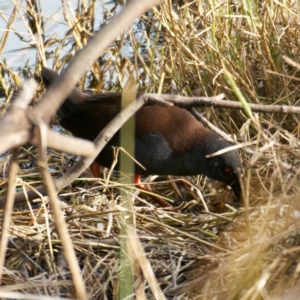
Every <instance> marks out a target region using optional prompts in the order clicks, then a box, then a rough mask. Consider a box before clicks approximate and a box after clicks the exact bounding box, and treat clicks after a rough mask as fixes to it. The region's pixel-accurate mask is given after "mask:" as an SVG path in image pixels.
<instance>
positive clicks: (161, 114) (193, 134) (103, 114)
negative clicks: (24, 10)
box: [41, 67, 242, 206]
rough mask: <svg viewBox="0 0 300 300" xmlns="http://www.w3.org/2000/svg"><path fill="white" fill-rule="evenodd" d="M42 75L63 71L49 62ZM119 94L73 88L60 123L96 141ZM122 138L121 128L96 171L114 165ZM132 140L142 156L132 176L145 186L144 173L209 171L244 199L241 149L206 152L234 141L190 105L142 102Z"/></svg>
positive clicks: (49, 77)
mask: <svg viewBox="0 0 300 300" xmlns="http://www.w3.org/2000/svg"><path fill="white" fill-rule="evenodd" d="M41 75H42V78H43V81H44V83H45V85H46V87H47V86H49V85H50V84H51V83H52V82H53V81H54V80H55V79H56V78H57V77H58V76H59V75H58V74H57V73H56V72H55V71H53V70H51V69H48V68H46V67H44V68H43V69H42V71H41ZM121 99H122V94H121V93H116V92H111V93H99V94H93V95H92V94H86V93H84V92H82V91H81V90H79V89H78V88H75V89H74V90H73V92H72V93H71V94H70V95H69V97H68V98H67V99H65V101H64V103H63V104H62V105H61V107H60V108H59V110H58V112H57V115H58V119H59V123H60V125H61V126H62V127H63V128H65V129H66V130H68V131H70V132H71V133H72V134H73V135H74V136H76V137H80V138H84V139H87V140H91V141H93V140H94V139H95V138H96V136H97V135H98V134H99V132H100V131H101V130H102V129H103V128H104V127H105V126H106V125H107V124H108V123H109V122H110V121H111V120H112V119H113V118H114V117H115V116H116V115H117V114H118V113H119V112H120V110H121ZM119 140H120V133H119V132H117V133H116V134H115V135H114V136H113V137H112V139H111V140H110V141H109V142H108V143H107V145H106V146H105V147H104V149H103V150H102V151H101V152H100V153H99V155H98V156H97V157H96V159H95V161H94V163H93V164H92V165H91V170H92V173H93V174H94V176H96V177H97V176H98V172H99V171H98V172H97V166H98V165H102V166H103V167H108V168H109V167H110V166H111V164H112V162H113V160H114V150H113V147H118V146H119ZM134 140H135V151H134V158H135V160H136V161H137V162H139V164H138V163H135V176H134V179H135V180H134V181H135V183H136V184H138V185H139V186H140V187H141V188H142V189H145V188H144V187H143V186H142V185H141V182H140V176H142V175H174V176H193V175H205V176H207V177H208V178H211V179H214V180H217V181H221V182H224V183H225V184H227V185H229V186H230V187H231V189H232V190H233V192H234V193H235V195H236V197H237V200H238V201H239V200H240V199H241V185H240V180H239V178H240V174H241V172H242V163H241V160H240V157H239V153H238V151H237V150H236V149H233V150H230V151H228V152H225V153H222V154H220V155H216V156H212V157H207V155H209V154H212V153H215V152H217V151H220V150H223V149H225V148H228V147H230V146H232V144H231V143H229V142H228V141H226V140H225V139H224V138H222V137H220V136H219V135H217V134H216V133H214V132H213V131H211V130H210V129H208V128H206V127H204V126H203V125H202V124H201V123H200V122H199V121H198V120H197V119H196V118H195V117H194V116H193V115H192V114H191V113H190V112H189V111H188V110H186V109H184V108H180V107H178V106H175V105H174V106H167V107H164V106H161V105H157V104H147V105H144V106H143V107H142V108H141V109H140V110H138V111H137V112H136V114H135V138H134ZM95 166H96V168H95ZM116 168H118V165H117V166H116ZM98 170H99V167H98ZM160 204H161V203H160ZM161 205H162V206H168V205H164V204H161Z"/></svg>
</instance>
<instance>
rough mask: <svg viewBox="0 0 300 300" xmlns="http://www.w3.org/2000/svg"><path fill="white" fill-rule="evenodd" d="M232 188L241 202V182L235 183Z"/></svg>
mask: <svg viewBox="0 0 300 300" xmlns="http://www.w3.org/2000/svg"><path fill="white" fill-rule="evenodd" d="M230 186H231V188H232V190H233V192H234V193H235V195H236V197H237V200H238V201H241V199H242V190H241V185H240V183H239V181H235V182H234V183H232V184H231V185H230Z"/></svg>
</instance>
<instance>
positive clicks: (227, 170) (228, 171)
mask: <svg viewBox="0 0 300 300" xmlns="http://www.w3.org/2000/svg"><path fill="white" fill-rule="evenodd" d="M224 172H225V173H226V174H228V175H230V176H232V175H233V171H232V169H231V168H225V169H224Z"/></svg>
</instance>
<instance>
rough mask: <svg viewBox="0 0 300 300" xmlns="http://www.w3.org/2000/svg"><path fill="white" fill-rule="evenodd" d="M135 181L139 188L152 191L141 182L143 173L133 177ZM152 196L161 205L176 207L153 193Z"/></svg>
mask: <svg viewBox="0 0 300 300" xmlns="http://www.w3.org/2000/svg"><path fill="white" fill-rule="evenodd" d="M133 181H134V183H135V185H136V187H137V188H139V189H140V190H142V191H146V192H150V190H149V189H148V188H147V187H146V186H145V185H144V184H142V182H141V175H139V174H135V175H134V177H133ZM149 196H150V197H151V199H152V200H153V201H154V202H156V203H157V204H159V205H160V206H161V207H169V208H174V206H172V205H171V204H169V203H168V202H167V201H165V200H163V199H161V198H158V197H155V196H153V195H149Z"/></svg>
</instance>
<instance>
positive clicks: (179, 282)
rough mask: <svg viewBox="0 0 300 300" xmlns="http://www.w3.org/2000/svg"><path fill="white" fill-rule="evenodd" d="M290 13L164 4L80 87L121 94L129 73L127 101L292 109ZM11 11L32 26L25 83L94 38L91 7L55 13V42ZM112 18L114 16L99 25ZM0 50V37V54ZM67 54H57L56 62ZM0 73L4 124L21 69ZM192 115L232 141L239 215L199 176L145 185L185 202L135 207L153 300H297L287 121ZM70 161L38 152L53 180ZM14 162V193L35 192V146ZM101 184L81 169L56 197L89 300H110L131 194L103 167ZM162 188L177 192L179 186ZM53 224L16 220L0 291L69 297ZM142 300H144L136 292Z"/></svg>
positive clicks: (34, 215) (297, 40) (290, 124)
mask: <svg viewBox="0 0 300 300" xmlns="http://www.w3.org/2000/svg"><path fill="white" fill-rule="evenodd" d="M171 4H172V5H171ZM299 11H300V4H299V2H298V1H283V2H278V1H275V0H269V1H243V2H239V1H232V2H229V1H228V2H227V1H225V2H224V1H214V2H213V1H208V2H202V1H177V2H176V1H163V4H162V5H161V6H160V7H158V8H155V9H153V10H152V11H150V12H149V13H148V14H147V15H146V16H143V17H142V18H141V20H140V21H139V22H138V23H136V24H135V26H134V27H133V28H132V29H131V30H129V31H126V33H125V34H124V35H123V36H122V37H120V39H119V40H118V41H116V42H115V43H114V44H113V45H111V47H110V48H109V49H107V51H106V53H105V54H104V55H103V57H101V58H100V59H99V61H98V62H95V63H94V64H93V67H92V68H91V72H90V73H89V74H87V76H86V78H84V79H83V80H82V81H81V83H80V84H79V85H80V87H82V88H84V89H90V90H92V91H94V92H100V91H120V90H121V86H123V83H124V81H126V74H128V69H129V68H132V67H134V69H135V71H136V76H137V78H138V84H137V89H138V90H139V91H146V92H156V93H157V92H161V93H170V92H171V89H172V88H171V82H172V81H174V82H175V84H176V86H177V88H178V89H181V88H182V92H181V94H182V95H186V96H191V95H207V96H212V95H216V94H219V93H225V94H226V97H227V98H228V99H230V100H236V101H238V100H241V96H240V94H239V93H238V91H239V92H240V93H241V94H242V95H243V97H244V99H245V100H246V101H247V102H248V103H261V104H268V105H272V104H282V105H296V106H297V105H298V101H299V98H300V90H299V78H300V76H299V73H300V63H299V57H300V55H299V54H300V32H299V22H300V16H299ZM18 13H21V14H22V15H23V16H26V18H27V17H29V20H30V21H31V22H29V25H28V26H27V29H28V33H30V34H31V37H30V38H29V40H30V41H34V40H35V41H36V44H35V47H36V50H37V61H36V63H35V65H34V70H33V69H32V70H31V72H32V73H35V74H37V75H38V74H39V72H40V67H41V65H42V64H43V63H44V62H45V61H46V60H48V65H49V62H50V64H51V65H50V67H51V68H53V69H55V70H61V69H62V68H63V67H64V66H65V65H66V64H67V63H68V61H69V60H70V59H71V58H72V57H73V55H74V52H75V51H78V50H79V49H81V48H82V47H83V46H84V45H85V44H86V42H87V40H88V38H89V36H90V35H92V33H93V31H94V30H97V29H98V25H97V23H96V22H95V23H94V21H95V15H94V13H95V6H94V3H93V1H85V2H83V1H82V2H81V1H79V4H78V9H77V10H76V11H71V10H70V9H69V7H68V3H67V2H65V5H64V6H63V14H64V21H65V23H66V24H68V27H69V29H68V30H66V31H65V36H64V37H63V38H59V39H58V38H56V37H55V36H50V37H49V36H47V31H46V29H47V28H48V27H47V26H51V24H55V22H54V21H53V19H52V17H47V18H45V16H44V15H43V12H39V11H38V10H36V9H34V7H33V6H32V5H31V4H29V3H27V4H25V3H24V6H18V7H16V16H17V15H18ZM26 13H27V15H25V14H26ZM114 13H115V8H113V9H111V11H106V14H105V17H107V18H108V19H109V17H110V16H111V15H113V14H114ZM26 18H24V22H25V21H26V20H28V19H26ZM7 19H8V18H7ZM41 20H42V21H41ZM7 22H8V23H7V24H8V28H9V29H12V30H13V27H11V26H12V25H11V24H10V22H9V20H7ZM9 26H10V27H9ZM42 32H44V33H45V34H46V38H43V36H42ZM16 33H17V32H16ZM9 34H13V33H12V32H10V33H9ZM5 40H6V36H5V34H4V33H3V34H2V40H1V46H2V47H3V46H4V44H5ZM65 47H67V49H68V52H67V53H64V54H62V49H66V48H65ZM50 50H51V51H50ZM74 50H75V51H74ZM0 63H1V67H2V77H1V78H0V85H1V86H2V90H3V93H4V94H5V95H6V97H5V99H6V100H5V102H3V105H2V110H1V112H2V113H3V112H4V111H5V109H6V107H7V104H8V103H9V101H10V99H11V95H12V93H13V91H15V90H16V88H17V86H18V85H19V83H20V82H21V81H22V79H23V76H24V74H25V71H23V72H19V73H17V72H15V71H13V70H12V69H11V68H10V66H8V65H5V60H3V61H2V62H0ZM26 68H27V66H26V65H25V64H24V70H26ZM27 69H28V68H27ZM230 78H231V79H232V81H230ZM232 82H234V83H235V84H233V83H232ZM235 85H236V86H237V87H238V91H237V90H236V89H235V87H234V86H235ZM42 90H43V87H42V86H41V91H42ZM38 97H39V96H38V95H37V97H36V99H38ZM201 112H202V113H203V115H204V116H205V117H206V118H207V119H208V120H209V122H211V123H212V124H214V125H215V126H217V127H218V128H219V129H221V130H223V131H224V132H226V133H228V134H230V135H231V137H232V138H233V139H235V140H236V141H237V142H238V143H240V144H244V147H243V148H241V150H240V155H241V159H242V162H243V166H244V168H245V177H244V179H243V190H244V195H245V203H246V205H242V207H240V208H239V209H238V210H236V209H235V208H234V207H232V206H231V205H230V203H231V202H232V200H233V199H234V195H233V193H232V192H231V191H230V190H228V189H227V188H226V187H224V186H223V185H221V184H220V183H217V182H213V181H210V180H208V179H206V178H203V177H201V176H199V177H194V178H189V180H190V181H191V182H192V183H194V184H195V185H196V186H198V187H199V190H197V189H196V188H195V187H194V186H192V185H191V184H190V183H189V181H187V180H186V179H184V178H154V177H151V178H149V181H152V182H153V183H152V184H151V187H152V189H153V191H154V192H156V193H159V194H160V195H164V196H165V197H167V198H169V199H171V200H175V201H178V198H179V196H178V194H179V195H181V196H182V197H183V198H185V199H186V201H187V205H186V207H185V208H184V209H183V210H182V212H170V211H164V210H163V209H161V208H157V207H154V206H153V205H152V204H151V203H150V202H147V199H148V197H147V195H145V194H139V195H138V196H136V200H135V202H134V207H133V212H134V222H135V225H136V229H137V233H138V236H139V238H140V241H141V243H142V246H143V248H144V251H145V253H146V255H147V258H148V260H149V261H150V263H151V267H152V269H153V271H154V273H155V276H156V278H157V280H158V282H159V284H160V286H161V288H162V290H163V292H164V293H165V295H166V297H167V298H168V299H175V297H176V295H177V296H180V295H182V298H181V299H296V298H297V295H298V293H300V291H299V288H298V286H299V270H300V269H299V253H300V252H299V250H300V248H299V245H300V236H299V232H300V231H299V228H300V218H299V215H300V207H299V205H300V204H299V196H298V195H299V176H298V174H299V167H298V166H299V150H298V149H299V134H300V131H299V125H298V124H299V120H298V116H297V115H284V114H277V115H271V114H268V115H266V114H260V115H253V118H252V120H251V119H250V118H249V117H248V116H247V114H246V113H245V112H243V111H230V110H224V109H214V108H206V109H201ZM254 120H256V121H254ZM59 130H61V129H59ZM249 142H251V143H249ZM246 144H247V145H246ZM74 159H75V158H73V157H70V155H66V154H63V153H56V152H54V151H49V168H50V170H51V173H52V175H53V176H54V177H56V176H58V175H60V174H62V173H63V172H64V171H65V170H67V169H68V168H69V167H70V165H71V164H72V163H73V162H74ZM9 160H10V155H9V153H8V155H7V156H5V157H4V158H3V160H2V162H1V174H3V178H2V181H1V186H2V193H3V194H4V192H5V183H6V174H7V170H8V166H9ZM19 164H20V171H19V181H18V183H17V186H18V187H17V189H18V190H20V189H21V188H23V189H28V188H29V186H31V187H34V186H36V185H37V184H38V183H39V182H40V181H41V177H40V175H39V173H38V170H37V167H36V151H35V149H34V148H33V147H30V146H28V147H27V148H23V149H21V150H20V154H19ZM103 175H104V178H103V179H98V178H97V179H95V178H93V177H92V176H91V174H90V173H89V171H87V172H86V173H85V174H82V177H81V178H78V180H76V181H75V182H74V183H73V185H72V186H69V187H68V188H67V189H65V190H64V191H62V192H61V193H60V200H61V201H62V205H63V207H64V209H65V214H66V220H67V222H68V225H69V232H70V236H71V238H72V241H73V244H74V248H75V250H76V254H77V257H78V262H79V264H80V267H81V269H82V276H83V278H84V280H85V283H86V286H87V291H88V293H89V295H90V298H91V299H113V298H116V297H117V295H118V290H119V272H120V266H119V252H120V246H119V243H118V241H119V240H118V235H119V233H120V231H121V227H122V224H123V220H122V217H121V215H120V212H122V209H123V207H122V205H121V204H120V203H121V202H120V199H119V190H120V189H121V190H122V189H124V190H126V191H127V194H128V195H129V196H130V197H132V195H133V193H135V188H134V186H126V187H124V186H123V185H121V184H120V177H119V176H117V175H116V174H113V176H110V177H108V172H107V171H105V170H104V174H103ZM122 176H130V175H128V174H125V175H122ZM174 182H179V183H178V184H179V185H178V186H177V188H176V187H174ZM177 190H179V192H176V191H177ZM200 193H202V194H203V195H204V198H205V200H206V202H207V205H208V208H209V212H205V210H204V208H203V205H202V202H201V200H200V196H199V194H200ZM122 195H124V193H123V194H122ZM53 221H54V220H53V217H52V212H51V208H50V207H49V206H48V205H47V198H43V199H42V200H41V199H39V200H37V202H36V203H35V204H29V203H28V204H27V205H24V206H22V207H18V208H16V209H15V211H14V213H13V216H12V224H11V229H10V232H9V233H10V236H11V240H10V242H9V245H8V251H7V259H6V263H5V271H4V275H3V279H2V284H3V285H2V286H1V291H2V292H3V291H21V292H25V293H32V294H38V295H52V296H54V295H56V296H60V297H71V295H72V280H71V278H70V274H69V272H68V268H67V266H66V262H65V259H64V257H63V254H62V248H61V243H60V240H59V237H58V235H57V233H56V229H55V224H54V222H53ZM138 279H139V280H142V281H143V280H144V279H143V277H142V276H139V277H138ZM1 291H0V297H1ZM145 295H146V298H147V299H153V295H152V293H151V291H150V289H149V287H148V284H147V282H145ZM293 297H294V298H293ZM177 299H180V297H179V298H177Z"/></svg>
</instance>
